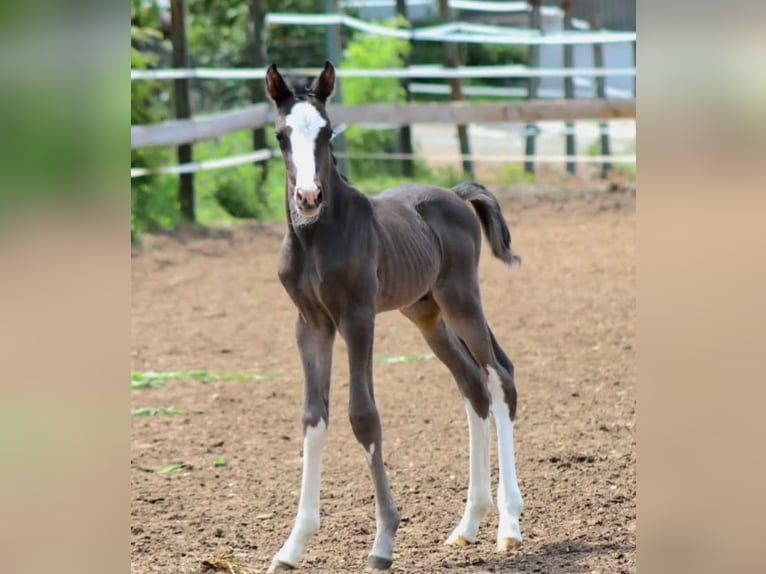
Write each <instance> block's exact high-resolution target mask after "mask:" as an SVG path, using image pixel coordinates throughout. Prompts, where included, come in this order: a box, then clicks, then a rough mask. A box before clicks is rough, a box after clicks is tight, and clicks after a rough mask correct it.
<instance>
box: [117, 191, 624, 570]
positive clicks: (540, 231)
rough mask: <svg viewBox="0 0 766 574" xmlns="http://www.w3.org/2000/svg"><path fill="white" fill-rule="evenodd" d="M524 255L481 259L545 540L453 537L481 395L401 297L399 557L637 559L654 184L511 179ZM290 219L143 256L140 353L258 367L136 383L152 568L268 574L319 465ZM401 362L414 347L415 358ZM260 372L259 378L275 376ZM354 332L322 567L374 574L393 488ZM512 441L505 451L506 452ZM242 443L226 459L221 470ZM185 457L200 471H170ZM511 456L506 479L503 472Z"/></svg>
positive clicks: (536, 533) (138, 457) (560, 563)
mask: <svg viewBox="0 0 766 574" xmlns="http://www.w3.org/2000/svg"><path fill="white" fill-rule="evenodd" d="M499 196H500V198H501V203H502V205H503V208H504V211H505V214H506V218H507V219H508V221H509V223H510V225H511V231H512V234H513V241H514V248H515V250H516V251H517V252H518V253H520V254H521V256H522V257H523V260H524V261H523V265H522V266H521V268H517V269H515V270H513V271H510V272H509V271H508V270H507V269H506V268H505V267H503V265H502V264H501V263H500V262H498V261H497V260H495V259H493V258H492V257H491V256H490V254H489V252H488V250H486V249H485V250H484V253H483V256H482V263H481V276H482V292H483V298H484V305H485V309H486V313H487V316H488V318H489V321H490V324H491V326H492V328H493V330H494V332H495V333H496V335H497V337H498V339H499V341H500V343H501V345H502V346H503V347H504V348H505V349H506V351H507V352H508V354H509V355H510V357H511V359H512V360H513V361H514V364H515V366H516V373H517V385H518V388H519V411H518V417H517V422H516V432H515V435H516V449H517V450H516V453H517V464H518V475H519V483H520V486H521V491H522V493H523V495H524V499H525V509H524V514H523V515H522V523H521V525H522V532H523V534H524V536H525V542H524V545H523V547H522V549H521V550H520V551H518V552H517V553H515V554H509V555H498V554H496V553H495V549H494V538H495V528H496V525H497V515H496V513H495V514H490V515H488V518H487V519H486V521H485V524H484V526H483V528H482V530H481V531H480V535H479V536H480V539H479V543H478V544H476V545H474V546H471V547H468V548H451V547H447V546H444V545H443V541H444V539H445V538H446V537H447V535H448V534H449V533H450V532H451V529H452V528H453V527H454V526H455V525H456V524H457V522H458V520H459V519H460V516H461V514H462V511H463V505H464V500H465V495H466V487H467V480H468V477H467V473H468V446H467V439H468V436H467V426H466V421H465V413H464V410H463V402H462V400H461V399H460V396H459V394H458V391H457V388H456V386H455V384H454V382H453V381H452V379H451V377H450V376H449V373H448V372H447V370H446V368H445V367H443V366H442V365H441V364H440V363H439V362H438V361H436V360H429V359H428V353H429V350H428V348H427V347H426V345H425V343H424V342H422V340H421V339H420V336H419V334H418V333H417V331H416V329H414V328H413V327H411V326H410V324H409V323H408V322H407V320H406V319H404V318H403V317H402V316H401V315H399V314H398V313H387V314H384V315H381V316H379V320H378V326H377V337H376V346H375V356H376V366H375V377H376V379H375V384H376V389H375V390H376V397H377V402H378V406H379V408H380V412H381V417H382V420H383V427H384V454H385V457H386V462H387V466H388V471H389V473H390V478H391V483H392V488H393V492H394V497H395V499H396V501H397V503H398V505H399V508H400V511H401V514H402V517H403V520H402V525H401V528H400V530H399V532H398V535H397V549H396V554H395V561H394V567H393V571H394V572H413V573H414V572H418V573H421V572H422V573H431V572H444V573H458V572H472V573H480V572H541V573H547V574H551V573H570V572H571V573H577V572H601V573H603V574H617V573H621V572H634V571H635V568H636V566H635V564H636V562H635V561H636V558H635V540H636V535H635V526H636V507H635V494H636V488H635V461H636V455H635V420H636V415H635V404H636V368H635V348H634V342H635V329H634V322H635V300H634V284H635V261H634V252H635V200H634V197H635V196H634V195H633V194H629V193H628V194H626V193H622V192H619V193H606V192H598V193H579V194H572V195H566V196H565V195H560V196H547V197H543V198H540V197H537V198H533V197H522V196H518V195H509V194H503V193H500V194H499ZM282 229H283V227H282V225H273V226H259V225H249V226H245V227H242V228H239V229H237V230H235V231H231V232H229V231H226V232H211V233H206V234H200V233H196V234H190V233H186V234H174V235H172V236H155V237H149V238H147V239H146V240H145V242H144V244H143V247H142V248H141V249H139V250H138V251H137V252H136V253H134V256H133V271H132V276H133V299H132V315H133V319H132V337H133V344H132V369H133V371H134V372H144V371H194V370H198V371H205V372H208V373H218V374H222V375H223V374H249V375H252V376H251V377H249V378H247V379H246V380H223V381H213V382H200V381H195V380H186V381H183V380H181V381H171V382H168V383H167V384H165V385H164V386H162V387H160V388H152V389H143V390H133V391H131V403H132V404H131V407H132V408H133V409H138V408H142V407H155V408H160V407H168V406H175V407H178V408H181V409H184V410H185V411H186V414H176V415H165V416H146V417H132V456H131V484H132V507H131V561H132V568H133V572H134V573H137V574H145V573H146V574H148V573H155V572H157V573H159V572H162V573H180V574H184V573H192V572H195V573H196V572H200V571H204V569H205V568H204V567H203V565H202V562H203V561H204V560H206V559H209V558H210V557H212V556H214V555H215V554H216V552H218V551H219V550H220V549H229V550H230V551H231V552H233V556H234V559H235V561H236V562H238V563H239V564H241V565H242V566H244V567H246V568H247V570H243V571H249V572H265V571H266V569H267V567H268V565H269V562H270V559H271V557H272V555H273V554H274V552H275V551H276V550H277V549H278V548H279V546H280V545H281V543H282V542H283V540H284V538H285V537H286V536H287V534H288V532H289V529H290V527H291V525H292V521H293V517H294V515H295V511H296V506H297V497H298V489H299V484H300V471H301V424H300V414H301V405H302V391H303V389H302V375H301V368H300V363H299V360H298V355H297V349H296V345H295V342H294V337H293V327H294V320H295V311H294V309H293V307H292V305H291V303H290V301H289V300H288V298H287V296H286V295H285V293H284V292H283V291H282V288H281V286H280V284H279V282H278V280H277V277H276V267H277V256H278V251H279V245H280V241H281V235H282ZM396 357H406V359H405V360H402V361H401V362H396V360H395V358H396ZM256 375H257V376H256ZM347 399H348V379H347V364H346V357H345V346H344V344H343V342H342V341H338V343H336V348H335V364H334V374H333V388H332V398H331V414H330V416H331V424H330V439H329V444H328V447H327V449H326V451H325V453H326V454H325V465H324V474H323V482H322V528H321V530H320V532H319V533H318V534H317V535H316V536H315V537H314V538H313V539H312V540H311V542H310V543H309V545H308V547H307V550H306V552H305V554H304V558H303V561H302V563H301V567H300V568H301V570H300V571H302V572H317V573H325V572H327V573H330V572H332V573H337V572H341V573H342V572H360V571H361V570H362V567H363V565H364V560H365V557H366V555H367V552H368V551H369V549H370V547H371V545H372V540H373V536H374V532H375V521H374V509H373V489H372V483H371V480H370V478H369V476H368V473H367V465H366V462H365V459H364V456H363V453H362V451H361V449H360V448H359V446H358V445H357V444H356V442H355V440H354V438H353V435H352V433H351V429H350V427H349V424H348V420H347V417H346V404H347ZM493 448H494V447H493ZM219 459H224V460H225V461H226V465H225V466H215V465H214V463H215V461H216V460H219ZM173 464H181V465H183V466H182V467H181V470H180V472H175V473H168V474H159V473H157V472H156V471H157V470H158V469H163V468H166V467H168V466H169V465H173ZM496 465H497V462H496V457H495V456H494V454H493V467H494V470H493V473H494V475H493V485H495V484H496V468H497V466H496Z"/></svg>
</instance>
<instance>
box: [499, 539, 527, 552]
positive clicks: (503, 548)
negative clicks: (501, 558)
mask: <svg viewBox="0 0 766 574" xmlns="http://www.w3.org/2000/svg"><path fill="white" fill-rule="evenodd" d="M520 547H521V540H516V539H515V538H501V539H500V540H498V541H497V551H498V552H510V551H512V550H517V549H518V548H520Z"/></svg>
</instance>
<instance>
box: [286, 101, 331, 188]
mask: <svg viewBox="0 0 766 574" xmlns="http://www.w3.org/2000/svg"><path fill="white" fill-rule="evenodd" d="M285 124H286V125H287V126H289V127H290V128H291V129H292V131H291V132H290V147H291V148H292V152H293V165H295V187H296V188H297V189H302V190H306V191H314V190H316V183H315V182H314V176H315V175H316V162H315V161H314V149H315V147H316V139H317V135H319V130H321V129H322V128H323V127H324V126H325V125H327V120H325V119H324V118H323V117H322V116H321V115H320V114H319V112H318V111H317V109H316V108H315V107H314V106H312V105H311V104H310V103H308V102H298V103H297V104H295V105H294V106H293V108H292V109H291V110H290V113H289V114H288V115H287V117H286V118H285Z"/></svg>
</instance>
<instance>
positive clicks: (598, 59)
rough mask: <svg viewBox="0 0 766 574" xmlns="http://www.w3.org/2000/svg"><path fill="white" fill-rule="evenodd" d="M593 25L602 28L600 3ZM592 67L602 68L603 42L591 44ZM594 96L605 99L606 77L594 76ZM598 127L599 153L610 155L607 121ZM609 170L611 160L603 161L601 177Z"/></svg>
mask: <svg viewBox="0 0 766 574" xmlns="http://www.w3.org/2000/svg"><path fill="white" fill-rule="evenodd" d="M593 27H594V28H595V29H596V30H601V29H602V22H601V5H600V4H598V5H597V6H596V10H595V12H594V14H593ZM593 67H594V68H596V69H598V70H603V69H604V45H603V44H593ZM596 97H597V98H599V99H601V100H605V99H606V78H605V77H604V76H598V77H597V78H596ZM598 127H599V132H600V139H601V155H603V156H609V155H611V145H610V143H609V124H608V123H607V122H600V123H599V124H598ZM611 170H612V164H611V162H608V161H604V162H602V163H601V177H603V178H606V177H607V176H608V175H609V172H610V171H611Z"/></svg>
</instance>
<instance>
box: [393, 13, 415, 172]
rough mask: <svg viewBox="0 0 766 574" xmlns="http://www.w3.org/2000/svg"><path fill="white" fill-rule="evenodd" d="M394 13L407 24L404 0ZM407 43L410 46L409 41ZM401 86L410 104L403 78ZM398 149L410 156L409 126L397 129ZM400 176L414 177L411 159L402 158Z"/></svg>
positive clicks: (408, 58)
mask: <svg viewBox="0 0 766 574" xmlns="http://www.w3.org/2000/svg"><path fill="white" fill-rule="evenodd" d="M396 13H397V14H398V15H399V16H402V17H403V18H404V19H405V20H407V21H408V22H409V16H408V14H407V1H406V0H396ZM407 42H408V43H410V44H411V42H410V41H409V40H408V41H407ZM404 65H405V67H409V65H410V57H409V55H408V56H407V57H406V58H405V61H404ZM401 85H402V88H403V89H404V94H405V98H406V101H407V102H408V103H409V102H411V101H412V94H411V93H410V81H409V80H408V79H407V78H404V79H402V81H401ZM398 148H399V153H402V154H404V155H406V156H411V155H412V129H411V127H410V126H409V125H406V126H402V127H401V128H399V145H398ZM402 174H403V175H404V176H405V177H414V176H415V163H414V162H413V161H412V158H411V157H403V158H402Z"/></svg>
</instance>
